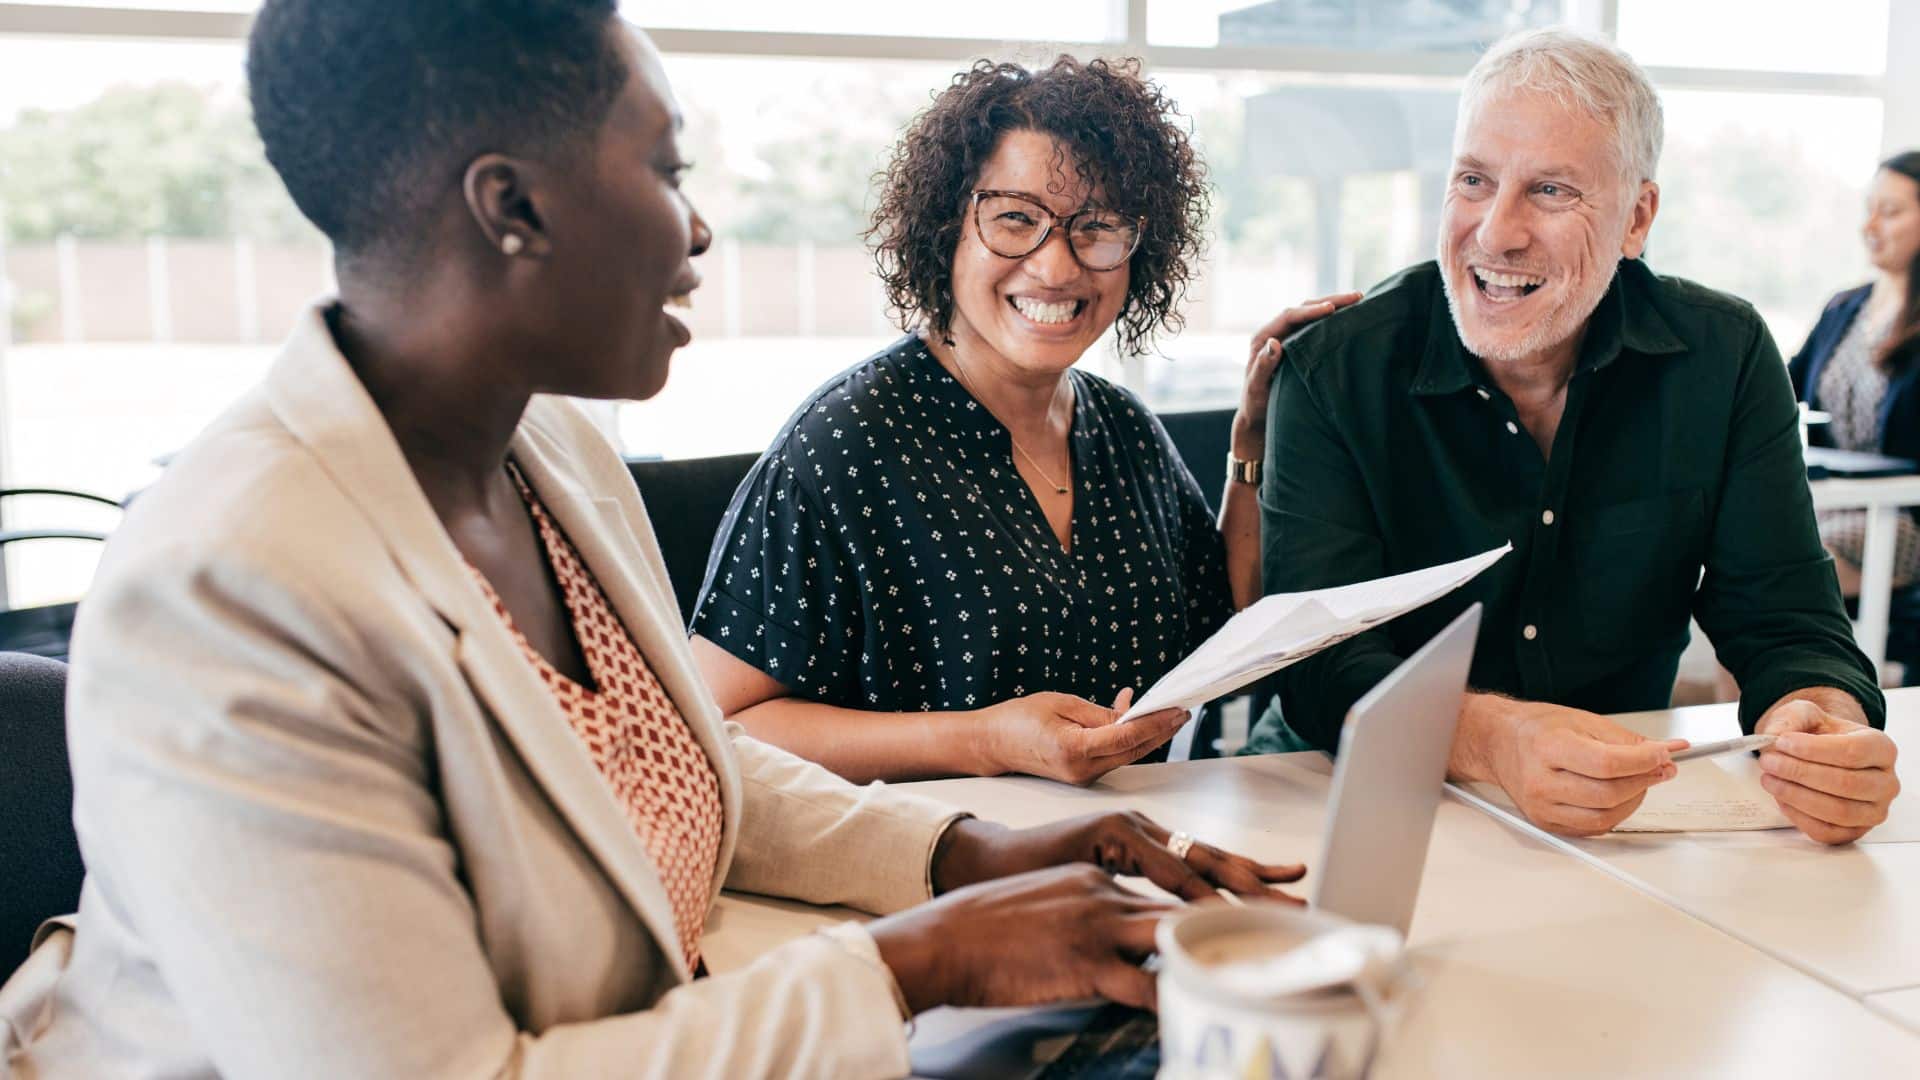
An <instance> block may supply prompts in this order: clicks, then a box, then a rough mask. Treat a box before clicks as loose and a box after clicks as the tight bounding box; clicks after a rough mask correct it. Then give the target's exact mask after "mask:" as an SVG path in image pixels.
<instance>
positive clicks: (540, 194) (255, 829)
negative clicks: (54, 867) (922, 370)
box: [0, 0, 1302, 1078]
mask: <svg viewBox="0 0 1920 1080" xmlns="http://www.w3.org/2000/svg"><path fill="white" fill-rule="evenodd" d="M249 76H250V83H251V87H252V94H253V99H254V109H255V116H256V122H257V124H258V126H259V128H260V131H261V135H262V138H263V140H264V142H265V145H266V148H267V153H268V156H269V158H270V160H272V162H273V163H274V165H275V167H276V168H277V169H278V170H279V171H280V173H281V175H282V177H283V179H285V181H286V182H287V186H288V189H289V191H290V192H291V193H292V194H293V196H294V198H295V201H296V202H297V203H298V204H299V205H300V207H301V209H302V210H303V212H305V213H306V214H307V215H308V216H309V217H310V218H311V219H312V220H313V221H314V222H315V223H316V224H317V225H318V226H319V227H320V228H321V229H322V230H323V231H325V232H326V233H327V234H328V236H329V237H330V238H331V239H332V240H333V242H334V244H335V248H336V252H337V266H338V271H339V279H340V295H339V297H338V298H337V299H333V300H329V301H327V302H324V303H322V304H320V305H318V306H316V307H315V308H314V309H312V310H311V311H310V312H309V313H308V314H307V315H305V316H304V317H303V318H302V320H301V321H300V323H299V325H298V326H296V327H295V329H294V332H293V334H292V336H291V338H290V339H289V341H288V343H287V345H286V347H285V349H284V350H283V352H282V355H281V356H280V357H279V359H278V360H277V362H276V363H275V364H274V366H273V368H272V370H271V371H270V373H269V374H268V376H267V378H266V380H265V382H264V383H263V384H262V385H261V386H259V387H257V388H256V389H254V390H253V391H252V392H250V393H248V394H247V395H245V396H244V397H243V398H242V399H241V400H240V401H239V402H238V403H237V404H236V405H234V406H233V407H232V408H231V409H230V410H229V411H228V412H227V413H226V414H225V415H224V416H223V417H222V418H221V419H220V420H218V421H216V422H215V423H214V425H213V426H212V427H211V428H210V429H209V430H208V431H206V432H205V433H204V434H203V435H201V436H200V437H199V438H198V439H197V440H196V441H195V442H194V443H193V444H192V446H190V447H189V448H188V449H187V450H185V451H184V452H183V453H181V454H180V455H179V457H178V458H177V459H176V460H175V462H174V463H173V465H172V466H171V468H169V470H168V472H167V475H166V476H165V478H164V479H163V480H162V481H161V482H160V483H159V484H157V485H156V486H155V487H154V488H153V489H152V490H151V491H149V492H148V493H147V494H146V495H144V496H143V497H142V498H141V500H140V501H139V503H138V504H137V505H136V506H135V507H134V509H133V511H132V512H131V514H130V515H129V516H128V518H127V520H126V522H125V524H124V526H123V527H122V529H121V530H120V532H119V533H118V534H117V535H116V537H115V539H114V541H113V543H112V545H111V546H110V548H109V551H108V553H107V555H106V557H105V559H104V560H103V562H102V565H101V568H100V572H99V576H98V578H97V581H96V584H95V587H94V590H93V592H92V594H91V595H90V597H89V599H88V601H87V603H86V604H85V605H84V606H83V610H82V613H81V616H80V619H79V622H78V625H77V627H76V632H75V639H74V645H73V657H74V666H73V672H72V678H71V690H70V701H69V721H68V722H69V728H70V743H71V750H72V761H73V770H74V779H75V804H76V805H75V821H76V824H77V826H78V829H79V833H80V840H81V846H82V850H83V853H84V855H85V857H86V860H87V866H88V878H87V882H86V886H85V889H84V891H83V894H82V897H81V903H80V911H79V913H78V915H77V917H76V918H74V919H71V920H61V921H59V922H57V923H53V924H49V925H48V926H47V927H45V928H43V930H42V933H41V935H40V937H41V940H40V941H39V943H38V948H37V949H36V951H35V952H34V954H33V955H32V956H31V957H30V959H29V960H28V962H27V964H26V965H25V966H24V967H23V968H22V969H21V970H20V971H19V972H18V973H16V974H15V976H14V978H13V979H12V980H11V981H10V982H9V983H8V984H7V985H6V986H5V987H4V989H0V1064H3V1065H4V1068H0V1071H11V1072H13V1073H15V1074H17V1075H20V1076H23V1077H43V1076H62V1077H64V1076H77V1077H96V1076H115V1077H119V1076H131V1077H197V1076H211V1075H225V1076H242V1077H249V1076H259V1077H328V1078H333V1077H387V1076H393V1077H491V1076H502V1075H509V1076H542V1077H592V1076H603V1075H604V1076H616V1075H617V1076H623V1077H624V1076H640V1075H648V1076H663V1077H690V1076H715V1077H744V1076H770V1075H779V1076H789V1075H800V1076H834V1077H857V1076H886V1075H898V1074H901V1073H904V1072H905V1071H906V1069H907V1057H906V1043H905V1035H904V1028H903V1024H902V1021H903V1020H904V1019H905V1018H906V1017H908V1016H910V1015H911V1014H913V1013H915V1012H917V1011H920V1010H922V1009H926V1008H929V1007H932V1006H934V1005H939V1004H967V1005H976V1004H1017V1003H1027V1002H1040V1001H1048V1000H1059V999H1067V998H1074V997H1082V996H1087V995H1092V994H1100V995H1104V996H1106V997H1109V998H1113V999H1116V1000H1120V1001H1126V1002H1131V1003H1135V1004H1143V1005H1144V1004H1150V1003H1151V999H1152V980H1151V979H1150V978H1149V976H1147V975H1146V974H1145V973H1143V972H1142V971H1141V970H1140V968H1139V967H1138V962H1139V960H1140V959H1141V958H1142V957H1144V955H1145V954H1146V953H1147V952H1149V951H1150V949H1151V947H1152V944H1151V943H1152V934H1153V928H1154V924H1155V922H1156V920H1157V918H1158V917H1159V915H1160V914H1161V913H1162V912H1163V911H1164V910H1165V909H1166V907H1167V905H1166V904H1164V903H1161V902H1158V901H1150V900H1147V899H1144V898H1141V897H1138V896H1136V895H1134V894H1132V893H1129V892H1126V891H1125V890H1122V889H1120V888H1119V887H1118V886H1116V885H1115V884H1114V883H1113V882H1112V880H1111V878H1110V877H1109V876H1108V874H1109V873H1110V872H1127V873H1137V874H1144V875H1146V876H1147V877H1149V878H1151V879H1153V880H1154V881H1156V882H1158V883H1159V884H1161V885H1162V886H1164V887H1166V888H1168V889H1170V890H1172V891H1173V892H1175V893H1178V894H1179V895H1181V896H1185V897H1189V898H1199V897H1203V896H1206V895H1208V894H1210V893H1211V892H1213V890H1214V889H1215V888H1216V887H1226V888H1230V889H1232V890H1234V891H1236V892H1240V893H1245V894H1254V895H1273V890H1272V889H1271V887H1270V885H1269V883H1270V882H1278V881H1286V880H1292V879H1295V878H1297V877H1298V876H1299V874H1300V873H1301V872H1302V871H1301V870H1300V869H1299V868H1298V867H1265V866H1260V865H1258V864H1255V863H1252V862H1251V861H1249V860H1245V859H1242V858H1239V857H1237V856H1232V855H1228V854H1226V853H1223V852H1220V851H1217V850H1215V849H1212V848H1209V847H1207V846H1206V845H1203V844H1194V845H1192V846H1191V848H1190V849H1189V848H1188V845H1187V844H1186V843H1184V842H1183V843H1181V844H1179V845H1178V846H1179V847H1180V848H1181V849H1182V852H1181V854H1179V855H1176V854H1175V853H1174V852H1173V851H1172V850H1170V849H1169V847H1168V842H1169V839H1170V838H1169V837H1168V835H1167V833H1166V832H1165V831H1164V830H1162V829H1160V828H1159V827H1158V826H1156V825H1154V824H1153V823H1152V822H1150V821H1147V820H1146V819H1144V818H1141V817H1138V816H1135V815H1104V816H1095V817H1091V818H1086V819H1081V820H1077V821H1070V822H1065V823H1062V824H1060V825H1056V826H1051V827H1047V828H1043V829H1035V830H1025V831H1013V830H1009V829H1005V828H1002V827H999V826H994V825H990V824H987V823H984V822H980V821H977V820H973V819H967V818H963V817H960V816H958V815H955V814H954V813H952V812H950V811H948V810H946V809H944V808H942V807H940V806H938V805H936V804H933V803H930V802H927V801H924V800H921V799H916V798H912V797H909V796H905V795H902V794H900V793H897V792H894V791H890V790H888V789H887V788H885V787H884V786H881V785H873V786H869V787H865V788H859V787H854V786H851V785H849V784H847V783H845V782H844V781H841V780H839V779H837V778H835V777H833V776H832V775H830V774H828V773H827V772H825V771H824V770H822V769H820V768H818V767H817V766H814V765H811V764H808V763H805V762H803V761H801V760H799V759H797V758H794V757H791V756H789V755H788V754H786V753H784V752H782V751H780V750H777V749H774V748H771V747H768V746H765V745H762V744H759V743H756V742H754V741H753V740H752V739H750V738H748V737H746V736H745V735H744V734H743V733H742V732H741V731H740V730H739V729H738V728H737V727H733V726H730V725H724V724H723V723H722V721H721V719H720V716H719V713H718V710H717V709H716V708H715V706H714V704H713V701H712V698H711V696H710V695H709V693H708V691H707V689H706V688H705V687H704V686H703V685H702V684H701V682H700V680H699V678H698V676H697V674H696V672H695V669H694V667H693V664H692V661H691V659H690V657H689V653H688V647H687V642H686V639H685V637H684V634H683V631H682V630H681V628H680V626H679V624H678V621H677V618H676V609H675V606H674V603H673V599H672V592H671V590H670V589H669V587H668V583H667V580H666V576H665V573H664V570H663V569H662V564H661V561H660V557H659V553H658V551H657V550H656V549H655V546H654V541H653V538H652V533H651V531H650V529H649V526H648V523H647V514H646V510H645V509H644V508H643V507H642V506H641V503H640V500H639V498H638V495H637V494H636V492H635V490H634V488H633V485H632V482H631V479H630V478H629V476H628V474H627V472H626V469H625V466H624V464H623V463H622V461H621V460H620V458H619V457H618V456H617V455H616V454H615V453H614V451H613V450H612V449H611V447H609V446H608V444H607V443H606V442H605V440H604V439H603V438H602V437H601V436H600V434H599V433H598V432H597V431H596V430H595V429H594V427H593V426H592V425H591V424H590V423H589V422H588V420H587V419H586V418H585V417H584V416H583V414H582V413H581V412H580V411H579V410H578V409H577V408H576V407H574V406H573V405H571V404H569V403H568V402H566V401H564V400H562V398H560V397H558V396H554V395H570V396H582V397H599V398H616V397H635V398H639V397H647V396H649V395H651V394H653V393H655V392H657V391H658V390H659V388H660V386H661V385H662V383H663V382H664V381H665V378H666V374H667V367H668V361H669V358H670V356H671V354H672V352H673V351H674V349H675V348H677V347H678V346H680V345H683V344H685V343H686V341H687V340H689V335H688V334H687V331H686V328H685V327H684V326H683V325H682V324H681V323H680V322H679V320H677V319H675V318H674V317H673V316H671V315H669V314H667V313H666V312H665V311H664V310H663V308H664V306H665V305H666V304H668V303H669V302H670V301H673V300H675V299H676V298H678V299H684V297H685V296H686V295H687V294H688V293H690V292H691V291H692V290H693V288H694V287H695V286H696V285H697V284H698V280H699V279H698V274H697V273H695V272H694V270H693V269H692V263H691V261H690V260H691V257H692V256H695V255H698V254H699V253H700V252H701V251H703V250H704V249H705V248H706V246H707V243H708V241H709V239H710V238H709V236H708V233H707V228H706V225H705V223H704V222H702V221H701V220H700V218H699V216H698V215H697V214H696V213H695V212H694V211H693V209H692V208H691V206H690V204H689V203H688V202H687V200H686V198H685V197H684V196H683V195H682V194H681V193H680V191H679V186H678V180H679V177H680V174H681V173H682V172H683V171H684V168H685V164H684V162H682V161H681V160H680V158H679V153H678V149H677V146H676V144H675V132H676V130H677V128H678V126H679V122H680V121H679V113H678V110H677V109H676V107H675V106H674V104H673V99H672V97H671V93H670V91H669V90H668V88H667V85H666V81H665V78H664V76H663V75H662V72H661V68H660V64H659V60H658V57H657V56H656V55H655V54H654V52H653V50H652V47H651V45H650V44H649V43H648V42H647V41H646V39H645V38H644V37H643V36H641V35H639V34H638V33H636V32H633V31H631V30H630V29H628V28H627V27H626V26H625V25H624V24H622V23H620V22H619V21H618V19H617V17H616V15H615V4H614V2H613V0H495V2H493V3H490V4H475V3H460V4H454V3H450V2H446V0H436V2H424V3H418V4H401V5H395V4H391V3H388V2H386V0H269V2H268V3H267V4H266V5H265V6H264V8H263V9H262V10H261V12H260V14H259V17H258V20H257V22H256V26H255V29H254V31H253V39H252V42H251V47H250V54H249ZM723 886H724V887H726V888H732V889H739V890H747V891H753V892H762V893H768V894H773V895H779V896H788V897H795V898H798V899H801V900H806V901H811V902H815V903H823V904H828V903H831V904H848V905H852V906H854V907H858V908H861V909H864V910H867V911H870V912H876V913H895V914H889V915H887V917H884V918H881V919H878V920H876V921H874V922H873V923H870V924H868V925H867V926H866V927H861V926H859V925H857V924H847V925H845V926H841V927H837V928H834V929H832V930H829V931H827V932H825V933H822V934H819V935H815V936H813V937H810V938H807V939H804V940H801V941H797V942H794V943H792V944H790V945H787V946H785V947H783V948H781V949H779V950H777V951H775V952H773V953H770V954H768V955H767V956H765V957H764V958H762V959H761V960H760V961H759V962H757V963H755V964H753V965H752V966H751V967H749V968H747V969H745V970H740V971H732V972H726V973H722V974H716V975H711V976H709V975H707V974H706V973H705V971H704V965H703V964H702V963H701V961H700V944H699V942H700V930H701V926H702V924H703V922H704V918H705V912H706V910H707V908H708V906H709V905H710V904H711V902H712V899H713V897H714V895H715V894H716V893H717V891H718V890H719V889H720V888H721V887H723ZM936 897H937V899H936ZM914 905H919V906H917V907H916V906H914Z"/></svg>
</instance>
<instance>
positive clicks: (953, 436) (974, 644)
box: [692, 336, 1233, 712]
mask: <svg viewBox="0 0 1920 1080" xmlns="http://www.w3.org/2000/svg"><path fill="white" fill-rule="evenodd" d="M1071 378H1072V379H1073V389H1074V413H1073V433H1072V450H1073V466H1074V472H1073V476H1074V480H1073V482H1074V486H1075V492H1074V506H1073V522H1072V540H1071V545H1070V548H1071V550H1070V551H1063V550H1062V549H1061V547H1060V544H1059V541H1058V540H1057V539H1055V537H1054V534H1053V531H1052V529H1051V528H1050V527H1049V526H1048V524H1047V520H1046V516H1045V515H1044V514H1043V513H1042V512H1041V510H1040V505H1039V503H1038V502H1037V501H1035V499H1034V498H1033V494H1032V492H1031V491H1030V490H1028V488H1027V485H1026V483H1025V481H1023V480H1022V479H1021V478H1020V474H1019V472H1018V471H1017V470H1016V469H1015V468H1014V464H1013V457H1012V454H1013V449H1012V442H1011V440H1010V439H1009V437H1008V435H1007V429H1006V428H1005V427H1003V426H1002V425H1001V424H1000V422H999V421H997V420H995V419H994V418H993V416H992V414H991V413H989V412H988V411H987V409H986V408H985V407H984V406H982V405H981V404H980V403H979V402H978V401H975V400H974V398H973V396H972V395H971V394H969V393H968V392H967V390H966V389H965V388H964V387H963V386H961V385H960V383H959V382H957V381H955V380H954V378H953V377H952V376H951V375H949V374H948V373H947V371H946V369H945V368H943V367H941V366H940V363H939V362H938V361H937V360H935V359H934V358H933V357H932V355H931V354H930V353H929V352H928V351H927V349H926V347H925V346H924V345H923V344H922V343H921V342H920V340H919V339H918V338H916V337H912V336H909V337H906V338H903V339H902V340H900V341H899V342H896V343H895V344H894V345H892V346H891V347H889V348H887V349H886V350H884V351H882V352H880V353H878V354H876V355H875V356H873V357H872V358H870V359H868V360H867V361H866V362H864V363H862V364H860V365H858V366H857V367H854V368H852V369H851V370H849V371H847V372H845V373H843V374H841V375H839V376H837V377H835V378H834V379H833V380H831V381H830V382H828V383H827V384H826V385H825V386H824V387H822V388H821V389H820V390H818V391H817V392H815V393H814V395H813V396H812V397H811V398H810V399H809V400H808V401H807V402H806V403H805V404H804V405H802V406H801V408H800V409H799V411H798V412H796V413H795V414H794V415H793V417H792V419H790V420H789V421H787V424H786V426H785V427H784V428H783V429H782V430H781V432H780V434H779V435H778V436H777V437H776V438H775V439H774V442H773V445H772V446H771V447H770V448H769V449H768V450H767V452H766V453H765V454H764V455H763V456H762V457H761V458H760V460H759V462H758V463H756V464H755V465H754V467H753V470H752V471H751V472H750V473H748V474H747V478H746V480H745V481H744V482H743V483H742V484H741V486H740V490H739V491H738V492H737V493H735V495H734V497H733V503H732V505H731V506H730V507H729V508H728V510H727V516H726V518H725V520H724V521H723V522H722V524H721V527H720V533H719V536H718V537H717V538H716V539H715V541H714V547H713V553H712V555H711V556H710V557H709V559H708V562H707V574H706V581H705V583H704V585H703V586H702V587H701V591H700V600H699V604H698V606H697V607H696V609H695V612H694V617H693V625H692V630H693V632H694V633H697V634H700V635H703V636H704V637H706V638H708V639H709V640H711V641H713V642H714V643H715V644H718V645H719V646H720V647H721V648H723V649H725V650H727V651H728V652H730V653H732V654H733V655H734V656H737V657H739V658H740V659H742V660H744V661H746V662H747V663H749V664H752V665H753V666H754V667H756V668H759V669H760V670H762V671H764V672H766V673H767V674H768V675H770V676H772V677H773V678H774V679H776V680H778V681H779V682H781V683H782V684H784V685H785V686H786V687H787V688H788V689H789V690H791V691H792V692H793V693H795V694H798V695H802V696H805V697H809V698H812V699H815V700H818V701H822V702H826V703H828V704H832V705H839V706H842V707H845V708H853V709H865V710H873V711H881V712H911V711H924V710H964V709H978V708H985V707H986V706H988V705H992V704H994V703H996V702H1000V701H1004V700H1006V699H1008V698H1013V697H1020V696H1023V695H1026V694H1032V693H1039V692H1041V691H1057V692H1062V693H1070V694H1077V695H1079V696H1081V697H1084V698H1088V699H1090V700H1093V701H1096V702H1099V703H1101V704H1103V705H1104V704H1109V703H1111V702H1112V701H1113V698H1114V695H1116V694H1117V693H1119V691H1120V690H1121V689H1123V688H1125V687H1132V688H1133V689H1134V690H1135V691H1136V692H1139V691H1143V690H1145V689H1146V688H1147V687H1148V686H1150V685H1152V683H1153V682H1154V680H1156V679H1158V678H1159V677H1160V676H1161V675H1163V674H1165V673H1166V672H1167V671H1168V670H1169V669H1171V668H1172V667H1173V665H1174V664H1176V663H1178V662H1179V661H1180V659H1181V658H1182V657H1184V656H1185V655H1186V654H1187V653H1188V652H1190V651H1191V650H1192V649H1193V647H1194V646H1196V645H1198V644H1199V643H1200V642H1201V641H1203V640H1205V639H1206V637H1207V636H1208V635H1209V634H1211V633H1212V632H1213V631H1214V630H1215V629H1216V628H1218V627H1219V625H1220V624H1221V623H1222V622H1224V621H1225V620H1226V618H1227V617H1228V616H1229V615H1231V614H1232V611H1233V602H1232V594H1231V591H1230V588H1229V586H1228V581H1227V571H1226V550H1225V545H1224V543H1223V541H1222V540H1221V537H1220V533H1219V530H1218V529H1217V528H1216V527H1215V525H1214V522H1213V517H1212V515H1211V513H1210V512H1209V511H1208V509H1207V505H1206V501H1205V499H1204V498H1203V497H1202V496H1201V494H1200V488H1199V486H1198V485H1197V484H1196V483H1195V482H1194V479H1193V476H1192V475H1191V474H1190V473H1188V472H1187V470H1186V468H1185V466H1183V465H1182V464H1181V462H1180V459H1179V457H1178V455H1177V454H1176V453H1175V452H1174V449H1173V444H1172V443H1171V442H1170V441H1169V440H1168V438H1167V434H1166V432H1165V431H1164V430H1163V429H1162V428H1161V426H1160V423H1159V421H1158V420H1156V419H1154V417H1153V414H1152V413H1151V412H1149V411H1148V410H1147V408H1146V407H1145V406H1144V405H1142V404H1141V403H1140V401H1139V399H1137V398H1135V397H1134V396H1133V395H1132V394H1130V393H1128V392H1127V391H1125V390H1123V389H1121V388H1120V387H1117V386H1114V385H1113V384H1111V383H1109V382H1107V381H1106V380H1104V379H1100V378H1098V377H1096V376H1093V375H1089V374H1087V373H1085V372H1082V371H1079V370H1077V369H1076V370H1074V371H1073V372H1072V373H1071Z"/></svg>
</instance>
